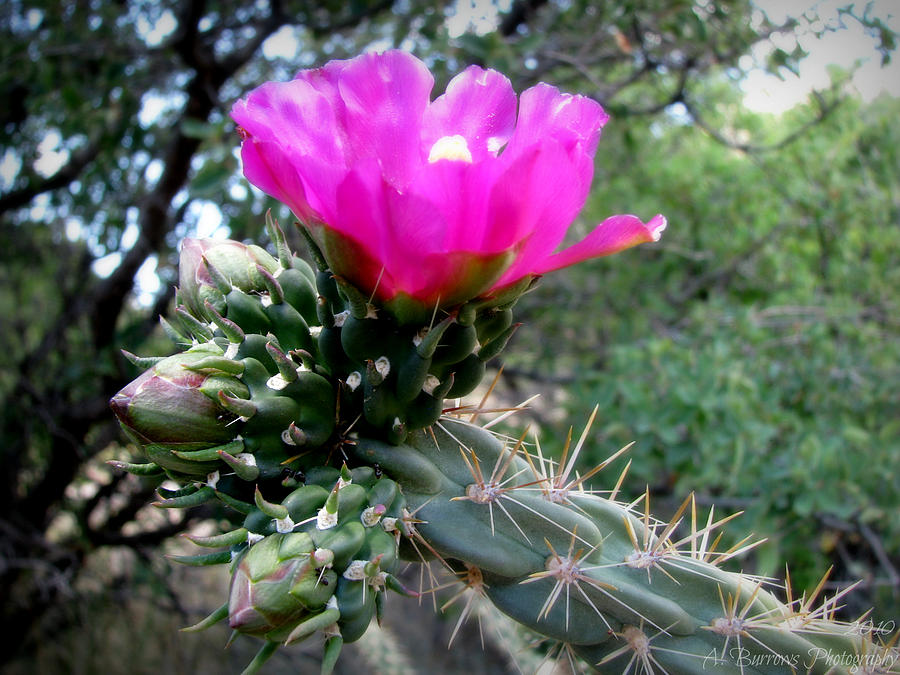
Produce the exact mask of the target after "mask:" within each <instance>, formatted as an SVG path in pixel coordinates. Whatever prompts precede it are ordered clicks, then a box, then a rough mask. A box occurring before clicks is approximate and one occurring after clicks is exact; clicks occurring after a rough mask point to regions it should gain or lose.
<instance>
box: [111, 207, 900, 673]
mask: <svg viewBox="0 0 900 675" xmlns="http://www.w3.org/2000/svg"><path fill="white" fill-rule="evenodd" d="M268 230H269V234H270V238H271V239H272V241H273V243H274V245H275V250H276V252H277V258H275V257H272V256H270V255H269V254H268V253H266V252H265V251H264V250H263V249H260V248H257V247H245V246H243V245H241V244H238V243H236V242H226V243H219V244H215V243H208V242H201V243H197V242H191V243H189V244H188V245H186V247H185V252H184V253H183V254H182V262H181V283H182V287H181V289H180V293H179V299H180V304H179V307H178V308H177V309H176V310H175V313H174V316H173V317H172V319H171V321H169V322H165V323H164V327H165V328H166V329H167V331H168V332H170V334H172V335H173V336H174V337H175V339H176V340H177V341H178V342H180V343H182V344H187V345H189V347H188V348H187V349H186V350H185V351H183V352H181V353H179V354H175V355H174V356H170V357H166V358H163V359H160V360H153V359H151V360H144V359H136V358H135V359H134V360H135V361H136V363H138V364H139V365H140V366H142V367H149V369H148V370H147V371H146V372H145V373H144V374H143V375H141V376H140V377H139V378H138V379H137V380H135V382H133V383H132V384H131V385H129V386H128V387H126V388H125V389H123V390H122V392H120V393H119V394H117V395H116V397H114V399H113V401H112V405H113V409H114V411H115V412H116V414H117V415H118V417H119V419H120V421H121V423H122V426H123V428H124V429H125V430H126V432H127V434H128V436H129V438H130V439H131V440H132V441H133V442H134V443H136V444H137V445H138V446H140V447H141V448H142V449H143V450H144V452H145V454H146V457H147V459H148V462H147V463H144V464H130V463H126V462H117V463H115V465H116V466H117V467H120V468H122V469H125V470H128V471H132V472H134V473H138V474H141V475H151V474H153V473H159V474H160V475H165V476H167V477H168V478H170V479H173V480H175V481H176V482H177V483H179V484H180V485H181V488H180V489H177V490H163V489H162V488H161V489H160V491H159V494H160V500H159V501H158V502H157V506H159V507H161V508H190V507H192V506H196V505H198V504H201V503H204V502H209V501H214V500H218V501H219V502H221V503H222V504H223V505H224V506H225V507H226V508H227V510H228V512H229V513H230V514H231V520H232V522H233V524H234V526H233V529H231V530H229V531H226V532H224V533H222V534H220V535H217V536H214V537H209V538H203V539H200V538H195V539H194V540H193V541H194V542H195V543H196V544H197V545H198V546H200V547H201V548H204V549H207V550H208V552H207V553H201V554H199V555H194V556H183V557H181V558H179V560H180V561H181V562H184V563H186V564H192V565H201V566H202V565H211V564H228V565H230V567H231V574H232V583H231V590H230V594H229V599H228V601H227V602H226V603H225V604H223V605H222V607H220V608H219V609H218V610H216V611H215V612H213V614H211V615H210V616H209V617H207V619H204V620H203V621H201V622H200V623H199V624H197V625H196V626H194V627H192V628H191V630H199V629H202V628H204V627H206V626H208V625H211V624H213V623H216V622H218V621H222V620H227V621H228V622H229V624H230V625H231V627H232V628H233V629H234V630H235V631H237V632H238V633H242V634H246V635H249V636H253V637H256V638H260V639H261V640H262V644H263V646H262V648H261V649H260V652H259V654H258V656H257V658H256V659H255V660H254V661H253V663H251V664H250V665H249V666H248V668H247V670H246V671H245V672H248V673H252V672H256V671H257V670H258V669H259V668H260V667H261V666H262V664H263V663H264V661H265V660H266V658H268V656H270V655H271V654H272V653H273V651H274V650H275V648H277V647H278V646H279V645H282V644H292V643H295V642H298V641H300V640H304V639H306V638H308V637H310V636H312V635H315V634H320V635H324V637H325V642H324V644H325V647H324V657H323V666H322V670H323V672H326V673H327V672H330V671H331V669H332V668H333V667H334V664H335V662H336V660H337V658H338V655H339V653H340V650H341V646H342V644H343V643H345V642H352V641H354V640H357V639H359V638H360V637H361V636H362V635H363V634H364V632H365V630H366V628H367V627H368V625H369V624H370V622H371V620H372V618H373V617H374V618H376V619H378V618H380V616H381V613H382V611H383V598H384V594H385V592H386V591H387V590H394V591H397V592H399V593H402V594H406V595H415V593H413V592H411V591H409V590H407V589H405V588H403V586H402V585H401V584H400V583H399V582H398V581H397V579H396V577H395V576H394V574H395V572H396V568H397V565H398V562H399V561H401V560H408V561H413V562H421V563H428V562H431V561H436V562H437V564H439V565H441V566H444V567H446V568H447V569H448V570H450V571H452V572H453V573H455V574H457V575H459V577H460V578H462V579H463V580H464V582H465V583H466V584H467V585H468V586H469V587H470V588H472V589H473V590H474V591H475V592H476V593H478V594H480V595H483V596H484V597H487V598H488V599H489V600H490V601H491V602H492V603H494V605H496V606H497V607H498V608H499V609H501V610H502V611H503V612H504V613H506V614H507V615H509V616H510V617H512V618H514V619H515V620H516V621H518V622H520V623H522V624H524V625H525V626H527V627H528V628H529V629H531V630H532V631H534V632H536V633H538V634H541V635H544V636H546V637H548V638H550V639H552V640H556V641H559V642H560V643H561V644H562V645H563V647H562V649H564V650H565V652H566V653H568V654H570V655H577V656H578V657H579V658H581V659H583V660H584V662H585V663H587V664H589V665H591V666H593V667H595V668H596V669H598V670H599V671H601V672H609V673H618V672H647V673H650V672H666V673H700V672H703V671H704V670H706V669H709V668H712V667H715V668H716V672H728V673H731V672H733V673H742V674H745V673H759V674H769V673H785V672H798V673H799V672H808V673H822V674H824V673H845V672H847V673H849V672H854V671H853V670H852V669H853V667H855V666H863V665H865V664H866V663H868V664H870V665H871V664H874V666H873V667H877V668H881V670H870V671H868V672H898V671H897V670H896V669H897V668H898V663H897V661H898V659H897V658H896V657H897V654H896V650H894V649H893V648H892V647H890V646H887V647H886V646H883V645H882V646H876V645H875V644H874V643H873V642H872V639H871V636H869V635H866V634H864V633H863V632H861V631H856V630H854V627H853V625H851V624H847V623H842V622H840V621H838V620H836V618H835V611H836V609H837V602H838V600H839V598H840V594H839V595H838V596H837V597H835V598H831V599H829V600H826V601H824V602H823V603H822V604H820V605H818V606H814V605H813V602H812V600H813V598H810V599H809V600H806V599H805V598H803V599H800V600H789V601H788V602H783V601H781V600H779V599H778V598H777V597H776V595H775V594H773V592H771V591H770V586H769V583H768V581H767V580H763V579H757V578H754V577H751V576H747V575H741V574H737V573H733V572H728V571H725V570H723V569H722V568H721V567H720V566H719V565H720V563H721V562H723V561H724V560H727V559H729V558H731V557H733V556H734V555H737V554H738V553H740V552H741V551H743V550H745V549H746V546H742V545H738V546H737V547H736V548H735V549H733V550H730V551H725V552H721V553H720V552H717V551H716V550H715V544H714V543H710V542H715V541H716V534H715V530H716V529H717V528H719V527H720V526H721V525H722V524H723V523H724V522H725V521H726V520H728V519H723V520H719V521H716V522H714V521H713V517H712V515H711V514H710V517H709V519H708V520H707V521H706V522H705V523H702V522H701V523H698V519H697V513H696V507H695V504H694V502H693V501H692V500H691V499H688V500H686V501H685V503H684V504H683V505H682V507H681V509H679V510H678V512H677V513H676V515H675V517H674V518H673V519H672V520H671V521H670V522H668V523H661V522H658V521H656V520H654V519H653V518H651V516H650V513H649V503H648V502H649V498H646V497H645V498H644V499H643V505H641V501H642V500H638V502H635V503H631V504H628V503H623V502H621V501H619V499H618V489H617V487H616V488H614V489H613V490H612V491H611V492H609V493H606V494H599V493H593V492H591V491H590V490H588V489H587V488H586V487H585V482H586V479H587V478H588V477H590V476H592V475H594V474H595V473H596V471H598V470H599V467H598V469H596V470H595V471H591V472H589V473H588V474H586V475H585V476H583V477H576V478H572V472H573V467H574V464H575V461H576V459H577V456H578V450H579V449H580V447H581V445H582V443H583V442H584V440H585V436H586V434H587V431H585V435H583V436H582V439H581V440H580V441H579V442H578V444H577V445H576V447H575V449H574V451H573V452H572V453H571V457H570V458H569V459H568V460H567V459H566V458H565V456H564V459H563V461H562V462H561V463H560V464H559V465H558V466H557V465H554V464H553V463H551V462H548V461H546V460H545V459H544V458H543V455H542V453H541V452H540V449H539V446H537V451H535V450H531V449H530V446H526V442H525V436H524V435H523V437H522V438H520V439H518V440H516V439H507V438H502V437H499V436H497V435H495V434H493V433H491V432H490V431H487V430H486V429H483V428H480V427H479V426H477V425H475V424H473V423H470V422H466V421H463V420H462V419H461V418H458V417H451V416H448V415H444V414H443V405H444V404H443V401H444V398H445V397H448V396H452V397H456V396H462V395H465V394H467V393H469V392H470V391H471V390H472V389H474V387H475V386H476V385H477V384H478V383H479V382H480V380H481V378H482V376H483V373H484V364H485V362H486V361H487V360H489V359H490V358H491V357H493V356H494V355H496V354H497V353H499V352H500V351H501V350H502V349H503V347H504V346H505V344H506V342H507V340H508V339H509V337H510V336H511V334H512V332H513V331H514V330H515V328H516V326H515V324H513V322H512V312H511V308H512V305H513V304H514V302H515V300H516V298H517V297H518V294H520V293H521V292H523V291H524V290H526V288H518V289H515V291H513V292H510V293H509V294H506V295H505V296H504V297H496V298H490V299H487V300H479V301H477V302H471V303H468V304H466V305H463V306H462V307H459V308H458V309H457V310H455V311H454V312H452V313H450V314H449V315H447V316H444V317H435V320H434V321H432V323H431V324H430V325H427V326H423V325H418V324H404V323H402V322H401V321H399V320H398V319H395V318H393V317H392V316H390V315H389V314H387V313H386V312H384V311H383V310H380V309H378V308H376V307H373V306H372V305H371V304H370V303H369V302H368V300H367V298H365V297H364V296H362V295H360V293H359V292H358V291H357V290H356V289H355V288H353V287H352V286H350V285H349V284H348V283H346V282H345V281H344V280H342V279H339V278H336V277H334V276H333V275H332V274H331V273H330V272H329V271H328V270H327V269H326V268H325V267H324V265H323V266H321V268H320V269H319V270H318V272H313V270H312V269H310V268H309V267H308V266H307V265H306V264H305V263H304V262H303V261H302V260H300V259H299V258H297V257H296V256H294V255H293V254H292V253H291V252H290V251H289V250H288V248H287V245H286V242H285V238H284V235H283V233H282V232H281V230H280V229H279V227H278V225H277V223H275V222H274V221H273V220H271V219H269V220H268ZM567 450H568V448H567ZM616 485H618V483H616ZM685 520H689V523H690V532H689V534H687V535H686V536H684V535H681V538H679V536H680V535H677V534H676V527H678V526H679V525H680V524H681V523H682V521H685ZM813 595H816V594H813ZM866 667H868V666H866ZM855 672H861V671H855ZM863 672H865V671H863Z"/></svg>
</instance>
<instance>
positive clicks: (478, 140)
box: [422, 66, 516, 163]
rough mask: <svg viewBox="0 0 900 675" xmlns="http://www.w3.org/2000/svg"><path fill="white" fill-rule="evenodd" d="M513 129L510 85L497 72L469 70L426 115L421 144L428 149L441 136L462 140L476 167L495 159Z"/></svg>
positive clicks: (434, 103)
mask: <svg viewBox="0 0 900 675" xmlns="http://www.w3.org/2000/svg"><path fill="white" fill-rule="evenodd" d="M515 125H516V93H515V91H513V88H512V84H511V83H510V81H509V80H508V79H507V78H506V77H505V76H504V75H502V74H500V73H498V72H497V71H496V70H484V69H483V68H479V67H477V66H470V67H469V68H466V69H465V70H464V71H463V72H462V73H460V74H459V75H457V76H456V77H454V78H453V79H452V80H450V83H449V84H448V85H447V91H446V92H445V93H444V94H442V95H441V96H438V97H437V98H436V99H435V100H434V101H433V102H432V103H431V105H430V106H429V107H428V109H427V110H426V111H425V119H424V122H423V128H422V143H423V145H424V147H425V148H431V146H432V145H434V143H435V142H436V141H437V140H438V139H440V138H442V137H444V136H456V135H459V136H462V137H463V138H465V139H466V142H467V144H468V147H469V152H471V153H472V159H473V161H475V162H476V163H477V162H480V161H482V160H484V159H485V158H486V157H493V156H495V155H496V154H497V151H498V150H500V148H502V147H503V146H504V145H506V143H507V141H508V140H509V138H510V136H511V135H512V133H513V130H514V129H515Z"/></svg>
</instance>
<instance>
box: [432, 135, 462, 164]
mask: <svg viewBox="0 0 900 675" xmlns="http://www.w3.org/2000/svg"><path fill="white" fill-rule="evenodd" d="M441 159H449V160H450V161H451V162H465V163H466V164H471V163H472V153H471V152H469V145H468V143H466V139H465V138H463V137H462V136H460V135H459V134H456V135H454V136H441V137H440V138H439V139H437V141H435V143H434V145H432V146H431V152H429V153H428V162H429V163H430V164H434V163H435V162H437V161H438V160H441Z"/></svg>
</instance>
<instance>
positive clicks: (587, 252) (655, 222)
mask: <svg viewBox="0 0 900 675" xmlns="http://www.w3.org/2000/svg"><path fill="white" fill-rule="evenodd" d="M665 229H666V219H665V218H664V217H663V216H661V215H656V216H654V217H653V218H651V219H650V221H649V222H647V223H644V222H643V221H642V220H641V219H640V218H638V217H637V216H631V215H620V216H611V217H609V218H607V219H606V220H604V221H603V222H602V223H600V224H599V225H598V226H597V227H595V228H594V231H593V232H591V233H590V234H589V235H588V236H587V237H585V238H584V239H582V240H581V241H580V242H578V243H577V244H575V245H573V246H570V247H569V248H567V249H564V250H562V251H560V252H559V253H557V254H555V255H551V256H549V257H547V258H546V259H544V260H543V261H542V262H541V263H539V264H537V265H535V266H534V268H533V269H532V270H531V271H532V273H533V274H545V273H546V272H552V271H553V270H558V269H560V268H562V267H568V266H569V265H574V264H575V263H579V262H581V261H583V260H587V259H589V258H599V257H601V256H605V255H611V254H613V253H618V252H619V251H623V250H625V249H626V248H631V247H632V246H637V245H638V244H646V243H650V242H654V241H659V238H660V237H661V236H662V233H663V230H665Z"/></svg>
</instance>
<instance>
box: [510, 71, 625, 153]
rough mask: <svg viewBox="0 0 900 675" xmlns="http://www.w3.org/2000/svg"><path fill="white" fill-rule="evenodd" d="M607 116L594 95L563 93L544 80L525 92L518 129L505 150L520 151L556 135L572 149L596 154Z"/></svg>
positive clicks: (520, 106) (565, 145) (521, 102)
mask: <svg viewBox="0 0 900 675" xmlns="http://www.w3.org/2000/svg"><path fill="white" fill-rule="evenodd" d="M608 119H609V115H607V114H606V112H604V110H603V108H602V107H601V106H600V104H599V103H597V102H596V101H594V100H593V99H589V98H587V97H585V96H577V95H572V94H563V93H560V91H559V90H558V89H557V88H556V87H551V86H550V85H549V84H544V83H543V82H541V83H540V84H537V85H536V86H534V87H531V88H530V89H527V90H525V91H524V92H522V96H521V97H520V100H519V119H518V121H517V122H516V131H515V134H513V138H512V140H511V141H510V143H509V147H508V149H507V151H506V152H508V153H512V154H515V155H518V154H519V153H521V152H523V151H524V150H525V149H526V148H528V147H529V146H531V145H532V144H534V143H535V142H536V141H538V140H540V139H546V138H553V139H555V140H556V141H558V142H559V143H561V144H562V145H563V147H565V148H566V149H567V150H568V151H569V152H570V153H572V152H578V153H583V154H585V155H588V156H590V157H593V156H594V153H595V152H596V150H597V142H598V141H599V140H600V130H601V129H602V127H603V125H604V124H606V122H607V120H608Z"/></svg>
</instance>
